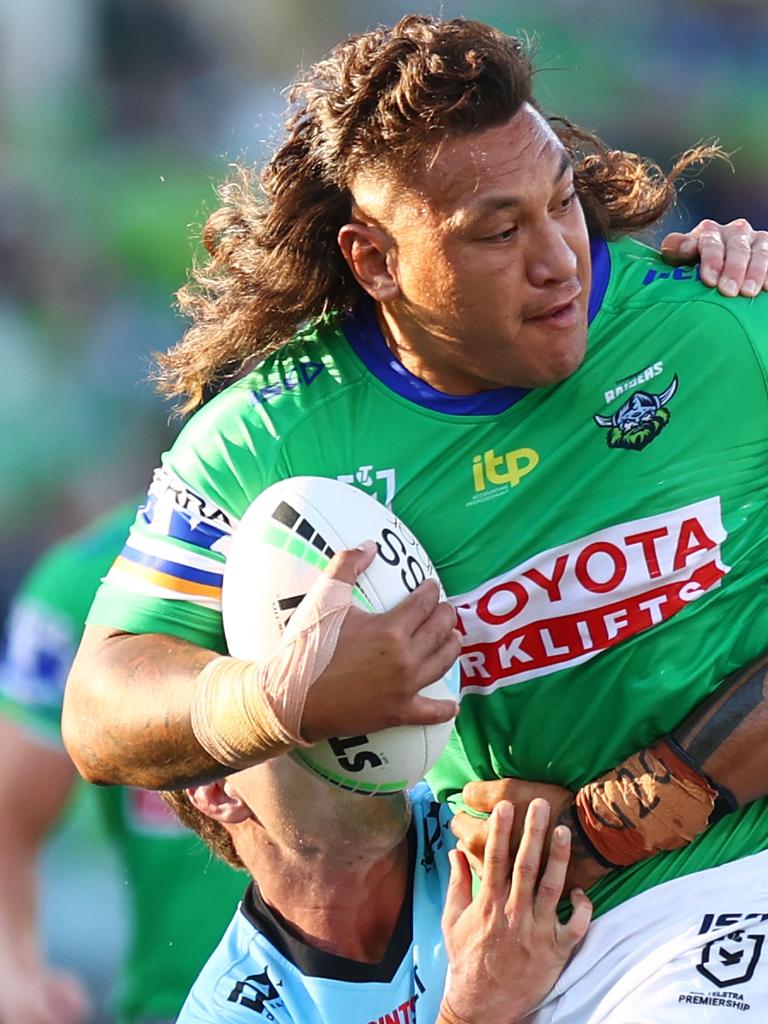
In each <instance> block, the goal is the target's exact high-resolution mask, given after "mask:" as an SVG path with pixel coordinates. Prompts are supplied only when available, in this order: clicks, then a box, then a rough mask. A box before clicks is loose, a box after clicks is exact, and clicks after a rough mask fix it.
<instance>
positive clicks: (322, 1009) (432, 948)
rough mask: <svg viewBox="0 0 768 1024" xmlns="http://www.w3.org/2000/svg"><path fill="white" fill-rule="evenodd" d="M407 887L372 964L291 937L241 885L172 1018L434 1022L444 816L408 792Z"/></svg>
mask: <svg viewBox="0 0 768 1024" xmlns="http://www.w3.org/2000/svg"><path fill="white" fill-rule="evenodd" d="M412 799H413V822H412V825H411V828H410V831H409V844H410V854H411V870H412V876H411V878H412V885H411V887H410V889H409V892H408V894H407V895H406V899H405V902H404V904H403V909H402V911H401V913H400V917H399V918H398V921H397V925H396V926H395V931H394V934H393V935H392V939H391V941H390V943H389V947H388V948H387V951H386V953H385V955H384V958H383V959H382V961H381V963H378V964H363V963H359V962H357V961H354V960H347V959H346V958H344V957H340V956H334V955H333V954H330V953H324V952H321V951H320V950H317V949H314V948H312V947H311V946H308V945H306V944H305V943H304V942H301V941H300V940H299V939H297V938H296V937H295V936H294V935H293V934H291V933H290V932H289V931H287V930H286V928H285V925H284V924H283V923H282V922H281V921H280V919H279V918H278V917H277V916H276V915H275V914H273V913H272V911H271V910H270V908H269V907H268V906H267V905H266V904H265V903H264V901H263V900H262V898H261V895H260V893H259V891H258V889H257V887H256V886H255V885H251V886H250V887H249V889H248V891H247V892H246V894H245V897H244V898H243V902H242V904H241V905H240V908H239V910H238V912H237V914H236V915H235V917H234V920H233V921H232V923H231V924H230V926H229V928H228V929H227V931H226V932H225V934H224V937H223V939H222V940H221V943H220V944H219V946H218V948H217V949H216V951H215V952H214V954H213V956H212V957H211V959H210V960H209V961H208V963H207V964H206V966H205V967H204V968H203V970H202V972H201V974H200V977H199V978H198V979H197V981H196V982H195V985H194V987H193V988H192V991H191V992H190V994H189V996H188V998H187V1001H186V1003H185V1004H184V1006H183V1008H182V1011H181V1014H180V1016H179V1018H178V1021H177V1024H196V1022H197V1024H199V1022H203V1021H205V1022H208V1024H213V1022H216V1024H229V1022H232V1024H260V1022H261V1021H270V1022H275V1024H339V1022H342V1021H343V1022H344V1024H434V1021H435V1020H436V1019H437V1015H438V1011H439V1008H440V1001H441V999H442V995H443V990H444V987H445V975H446V970H447V966H448V960H447V957H446V952H445V946H444V944H443V936H442V932H441V929H440V917H441V914H442V909H443V902H444V898H445V891H446V888H447V885H448V876H449V872H450V868H449V864H448V850H449V849H451V848H452V847H453V845H454V839H453V836H452V834H451V831H450V828H449V822H450V812H449V811H448V808H447V807H446V806H445V805H440V804H437V803H435V801H434V799H433V797H432V794H431V793H430V791H429V789H428V788H427V786H426V785H424V784H421V785H419V786H418V787H417V788H416V789H415V790H414V791H413V793H412Z"/></svg>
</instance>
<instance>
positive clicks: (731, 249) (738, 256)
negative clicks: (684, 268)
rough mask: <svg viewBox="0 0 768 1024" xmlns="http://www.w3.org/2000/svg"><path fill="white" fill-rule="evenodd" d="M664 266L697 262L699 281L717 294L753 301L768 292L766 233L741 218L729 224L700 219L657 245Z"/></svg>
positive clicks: (767, 242)
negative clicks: (685, 229) (699, 264)
mask: <svg viewBox="0 0 768 1024" xmlns="http://www.w3.org/2000/svg"><path fill="white" fill-rule="evenodd" d="M661 254H662V256H663V257H664V259H665V260H666V261H667V263H672V264H688V263H697V262H699V263H701V280H702V281H703V282H704V284H705V285H707V286H708V287H710V288H715V287H716V288H717V290H718V291H719V292H720V293H721V295H725V296H727V297H729V298H733V297H734V296H736V295H744V296H747V297H748V298H754V297H755V295H757V294H759V292H760V291H761V290H766V291H768V231H758V230H756V229H755V228H753V227H752V225H751V224H750V223H749V221H747V220H744V218H743V217H742V218H739V219H738V220H732V221H731V222H730V223H729V224H718V223H717V221H714V220H703V221H701V222H700V223H699V224H697V225H696V227H695V228H692V229H691V230H690V231H686V232H681V231H672V232H671V233H670V234H668V235H667V236H666V237H665V238H664V239H663V240H662V243H661Z"/></svg>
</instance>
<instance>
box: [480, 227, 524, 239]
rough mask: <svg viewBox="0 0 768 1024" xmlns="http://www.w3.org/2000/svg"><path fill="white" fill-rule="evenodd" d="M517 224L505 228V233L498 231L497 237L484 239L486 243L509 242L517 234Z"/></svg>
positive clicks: (490, 236) (491, 236)
mask: <svg viewBox="0 0 768 1024" xmlns="http://www.w3.org/2000/svg"><path fill="white" fill-rule="evenodd" d="M517 230H518V228H517V224H512V225H511V226H510V227H508V228H505V229H504V230H503V231H498V232H497V233H496V234H495V235H488V236H486V238H484V239H483V241H484V242H508V241H509V240H510V238H512V237H513V235H516V234H517Z"/></svg>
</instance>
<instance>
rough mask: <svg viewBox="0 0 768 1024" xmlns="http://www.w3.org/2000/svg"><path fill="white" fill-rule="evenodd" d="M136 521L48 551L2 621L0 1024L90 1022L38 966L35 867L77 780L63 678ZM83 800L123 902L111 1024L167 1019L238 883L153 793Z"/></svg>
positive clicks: (72, 984)
mask: <svg viewBox="0 0 768 1024" xmlns="http://www.w3.org/2000/svg"><path fill="white" fill-rule="evenodd" d="M135 509H136V502H135V501H133V502H130V503H128V504H125V505H123V506H120V507H119V508H116V509H115V510H114V511H113V512H110V513H108V514H107V515H105V516H103V517H101V518H99V519H98V520H97V521H95V522H94V523H92V524H91V525H90V526H89V527H87V528H86V529H84V530H82V531H80V532H79V533H77V534H75V535H73V536H71V537H67V538H66V539H64V540H62V541H60V542H58V543H57V544H56V545H54V546H53V547H52V548H50V549H49V550H48V551H47V552H46V553H45V554H44V555H43V556H42V557H41V559H40V560H39V561H38V562H37V563H36V565H35V566H34V567H33V568H32V569H31V570H30V572H29V574H28V575H27V577H26V579H25V581H24V583H23V584H22V586H21V588H20V589H19V591H18V593H17V594H16V596H15V597H14V600H13V604H12V607H11V611H10V614H9V617H8V621H7V623H6V627H5V638H4V641H5V642H4V645H3V650H2V655H1V656H0V836H2V841H0V1024H18V1022H22V1021H23V1022H24V1024H75V1022H79V1021H81V1020H87V1019H89V1017H90V1014H89V1013H88V1009H87V1003H88V1000H87V997H86V995H85V993H84V992H83V990H82V987H81V985H80V983H79V982H78V981H77V980H76V979H75V978H73V977H72V976H71V975H68V974H66V973H64V972H61V971H59V970H56V969H55V968H54V967H53V966H51V965H49V964H47V963H46V961H45V957H44V954H43V951H42V948H41V947H42V944H41V942H40V936H39V929H38V915H37V905H38V903H44V902H45V899H46V893H45V891H43V892H42V893H41V894H40V896H41V899H40V900H38V899H37V898H36V891H37V868H38V855H39V854H40V852H41V849H42V847H43V844H44V842H45V839H46V837H47V835H48V834H49V832H50V831H51V830H52V829H53V827H54V826H55V825H56V823H57V822H58V820H59V819H60V817H61V816H62V814H63V812H64V809H65V807H66V805H67V802H68V800H69V798H70V796H71V795H72V790H73V785H74V783H75V780H76V779H77V774H76V772H75V769H74V767H73V765H72V763H71V761H70V760H69V758H68V757H67V755H66V753H65V751H64V750H63V749H62V746H61V735H60V729H59V721H60V717H61V699H62V694H63V691H64V680H65V679H66V676H67V672H68V670H69V666H70V664H71V661H72V658H73V657H74V652H75V649H76V647H77V643H78V641H79V639H80V634H81V633H82V629H83V623H84V621H85V616H86V614H87V611H88V607H89V606H90V603H91V601H92V600H93V595H94V593H95V591H96V588H97V587H98V585H99V581H100V579H101V577H102V576H103V575H104V573H105V572H106V571H107V570H108V568H109V566H110V564H111V562H112V561H113V560H114V557H115V555H116V553H117V552H118V551H119V550H120V547H121V546H122V542H123V540H124V539H125V534H126V531H127V530H128V528H129V526H130V523H131V521H132V519H133V516H134V514H135ZM88 797H89V798H90V799H91V800H92V801H93V804H95V805H96V807H97V811H98V815H99V818H100V819H101V821H102V822H103V825H104V828H105V832H106V835H107V838H108V840H109V842H110V845H111V846H112V848H113V849H114V851H115V853H116V854H117V856H118V859H119V864H120V867H121V869H122V871H123V875H122V876H121V881H124V882H125V894H126V897H127V899H126V908H127V911H128V922H127V924H128V929H127V932H128V943H127V948H126V950H125V953H124V956H123V959H122V961H121V963H120V964H119V971H118V977H117V979H116V985H115V987H114V991H113V993H112V998H111V1000H110V1002H111V1011H112V1014H113V1019H115V1020H117V1021H120V1022H121V1024H139V1022H151V1021H154V1022H156V1024H160V1022H161V1021H170V1020H173V1019H175V1017H176V1015H177V1013H178V1011H179V1009H180V1008H181V1004H182V1002H183V1000H184V998H185V996H186V994H187V991H188V990H189V987H190V985H191V984H192V981H193V980H194V978H195V976H196V975H197V972H198V971H199V969H200V968H201V967H202V965H203V963H204V961H205V959H206V957H207V956H208V955H209V953H210V952H211V950H212V949H213V947H214V945H215V944H216V942H218V940H219V938H220V937H221V933H222V932H223V930H224V928H225V926H226V924H227V922H228V921H229V918H230V917H231V915H232V912H233V910H234V908H235V907H236V906H237V904H238V902H239V899H240V896H241V894H242V891H243V888H244V887H245V876H244V874H243V873H242V872H238V871H234V870H232V869H231V868H230V867H228V866H227V865H225V864H224V863H222V862H220V861H212V860H211V858H210V856H209V855H208V852H207V850H206V849H205V848H204V846H203V844H202V843H201V842H199V841H198V840H197V838H196V837H195V836H193V835H192V834H191V833H189V832H188V831H187V830H186V829H184V828H182V827H181V826H180V825H179V823H178V822H177V821H176V819H175V817H174V816H173V815H172V814H171V813H170V811H169V810H168V808H167V807H166V806H165V804H164V803H163V800H162V798H161V797H160V795H159V794H158V793H154V792H148V791H147V790H141V789H128V788H123V787H113V788H108V789H106V788H99V789H96V788H93V789H92V790H91V792H90V793H89V794H88ZM82 841H83V842H86V839H85V838H83V840H82ZM191 893H193V894H194V899H193V900H192V899H190V894H191ZM96 914H98V911H96Z"/></svg>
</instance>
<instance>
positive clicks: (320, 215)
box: [156, 15, 717, 412]
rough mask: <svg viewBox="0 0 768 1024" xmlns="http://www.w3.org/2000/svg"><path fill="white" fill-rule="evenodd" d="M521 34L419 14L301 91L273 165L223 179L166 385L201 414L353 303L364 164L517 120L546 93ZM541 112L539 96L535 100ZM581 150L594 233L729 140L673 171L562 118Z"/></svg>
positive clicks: (390, 161)
mask: <svg viewBox="0 0 768 1024" xmlns="http://www.w3.org/2000/svg"><path fill="white" fill-rule="evenodd" d="M533 74H534V70H533V64H532V61H531V58H530V54H529V51H528V48H527V45H526V44H525V43H524V42H523V41H522V40H520V39H517V38H515V37H513V36H508V35H505V34H504V33H502V32H500V31H498V30H497V29H495V28H492V27H491V26H489V25H485V24H482V23H480V22H476V21H469V20H464V19H461V18H456V19H452V20H447V21H446V20H440V19H436V18H433V17H429V16H424V15H408V16H407V17H404V18H402V19H401V20H400V21H399V22H398V23H397V24H396V25H395V26H394V27H392V28H377V29H374V30H372V31H370V32H365V33H363V34H362V35H358V36H353V37H351V38H350V39H348V40H346V41H345V42H343V43H341V44H340V45H339V46H337V47H336V48H335V49H334V50H333V51H332V52H331V54H330V55H329V57H328V58H327V59H325V60H322V61H320V62H319V63H317V64H315V65H314V66H312V67H310V68H309V70H308V71H307V72H306V74H305V75H304V76H303V77H302V78H300V79H299V80H298V81H297V82H296V83H295V84H294V85H293V87H292V89H291V90H290V93H289V99H290V106H289V113H288V116H287V118H286V122H285V137H284V139H283V141H282V143H281V144H280V145H279V146H278V147H277V149H276V150H275V152H274V154H273V155H272V158H271V159H270V160H269V162H268V163H267V164H266V166H265V167H264V169H263V171H262V172H261V175H260V176H259V175H257V174H256V172H255V171H254V170H253V169H252V168H250V167H245V166H240V167H237V168H236V170H235V173H234V175H233V176H232V178H231V179H230V180H228V181H226V182H225V183H223V184H222V185H221V186H220V187H219V189H218V196H219V199H220V201H221V205H220V207H219V208H218V209H217V210H215V211H214V212H213V213H212V214H211V216H210V217H209V218H208V220H207V222H206V224H205V227H204V229H203V242H204V245H205V249H206V250H207V257H206V258H205V259H204V260H203V261H201V262H199V263H198V264H196V265H195V266H194V267H193V268H192V272H191V274H190V279H189V281H188V283H187V284H186V285H185V286H184V287H183V288H182V289H181V290H180V291H179V292H178V296H177V298H178V303H179V308H180V310H181V312H182V313H183V314H184V315H185V316H187V317H188V318H189V319H190V320H191V326H190V328H189V329H188V330H187V332H186V333H185V335H184V336H183V337H182V339H181V341H180V342H179V343H178V344H177V345H176V346H175V347H174V348H172V349H171V350H170V351H169V352H167V353H165V354H163V355H158V357H157V362H158V371H157V374H156V377H157V381H158V386H159V390H160V391H161V393H163V394H165V395H166V396H168V397H172V398H175V399H177V400H179V404H180V410H181V411H182V412H188V411H190V410H192V409H194V408H195V407H196V406H197V405H199V404H200V402H201V401H203V399H204V397H205V396H206V394H207V393H209V392H210V391H211V390H214V389H216V388H217V387H219V386H221V384H222V383H224V382H225V381H226V380H227V379H228V378H229V377H233V376H235V375H236V374H238V373H239V372H240V371H241V370H242V368H243V367H244V366H245V365H246V364H248V363H250V362H253V361H255V360H258V359H261V358H263V357H264V356H265V355H267V354H268V353H269V352H271V351H273V350H274V349H276V348H278V347H280V345H282V344H283V343H285V342H286V341H287V340H288V339H289V338H290V337H291V336H292V335H293V333H294V332H295V331H296V329H297V328H298V327H299V326H300V325H301V324H303V323H304V322H306V321H308V320H311V319H313V318H315V317H318V316H320V315H323V314H329V313H334V312H336V313H341V312H344V311H347V310H350V309H352V308H353V307H354V306H355V304H356V303H357V301H358V300H359V298H360V294H361V291H360V287H359V286H358V285H357V283H356V282H355V280H354V277H353V275H352V273H351V271H350V270H349V267H348V266H347V264H346V262H345V260H344V258H343V256H342V254H341V251H340V249H339V246H338V244H337V236H338V232H339V229H340V228H341V227H342V226H343V225H344V224H345V223H348V222H349V220H350V219H351V209H352V200H351V193H350V185H351V183H352V181H353V180H354V177H355V174H356V173H357V172H358V171H359V170H360V169H361V168H363V167H367V166H373V167H375V168H376V170H377V172H379V173H382V174H387V173H390V174H393V175H395V176H396V177H395V180H398V178H397V175H398V173H399V174H400V177H402V168H404V167H407V168H413V167H414V166H416V167H417V166H419V165H420V164H421V165H423V163H424V161H425V160H427V159H428V158H429V155H430V154H431V153H432V152H433V151H434V149H435V148H436V147H437V145H438V144H439V143H440V141H441V140H443V139H444V138H445V137H446V136H461V135H466V134H469V133H472V132H477V131H482V130H484V129H487V128H492V127H496V126H498V125H501V124H504V123H506V122H507V121H508V120H509V119H510V118H511V117H513V116H514V115H515V113H517V111H518V110H519V109H520V107H521V106H522V104H523V103H530V104H531V105H533V106H535V107H537V104H536V103H535V101H534V100H533V96H532V80H533ZM537 109H538V107H537ZM550 122H551V124H552V127H553V129H554V131H555V132H556V133H557V135H558V136H559V137H560V139H561V141H562V143H563V145H564V146H565V148H566V149H567V150H568V152H569V153H570V155H571V157H572V159H573V162H574V168H575V187H576V190H577V192H578V195H579V197H580V199H581V202H582V205H583V207H584V211H585V215H586V218H587V223H588V226H589V228H590V231H591V232H593V233H596V234H599V235H601V236H603V237H614V236H616V235H618V234H621V233H622V232H625V233H626V232H631V231H637V230H639V229H642V228H645V227H647V226H648V225H650V224H653V223H654V222H655V221H657V220H658V219H659V218H660V217H661V216H663V214H664V213H665V212H666V211H667V210H668V209H669V207H670V206H671V205H672V204H673V202H674V199H675V187H674V182H675V180H676V179H677V178H678V177H679V175H680V174H681V173H682V172H683V171H684V170H685V169H686V168H687V167H690V166H691V165H692V164H694V163H698V162H701V161H703V160H705V159H707V158H709V157H710V156H712V155H714V154H715V153H716V152H717V151H716V149H715V148H713V147H697V148H695V149H693V150H689V151H688V152H687V153H685V154H684V155H683V156H682V157H680V158H679V159H678V161H677V162H676V163H675V165H674V167H673V168H672V170H671V171H670V173H669V174H665V173H664V172H663V171H662V170H661V169H660V168H659V167H658V166H657V165H656V164H654V163H651V162H649V161H647V160H644V159H642V158H641V157H639V156H637V155H636V154H634V153H627V152H623V151H619V150H611V149H609V148H608V147H607V146H606V145H605V144H604V143H603V142H601V140H600V139H599V138H597V137H596V136H595V135H593V134H591V133H590V132H587V131H584V130H582V129H580V128H578V127H576V126H575V125H573V124H571V123H570V122H568V121H566V120H564V119H562V118H551V119H550Z"/></svg>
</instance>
